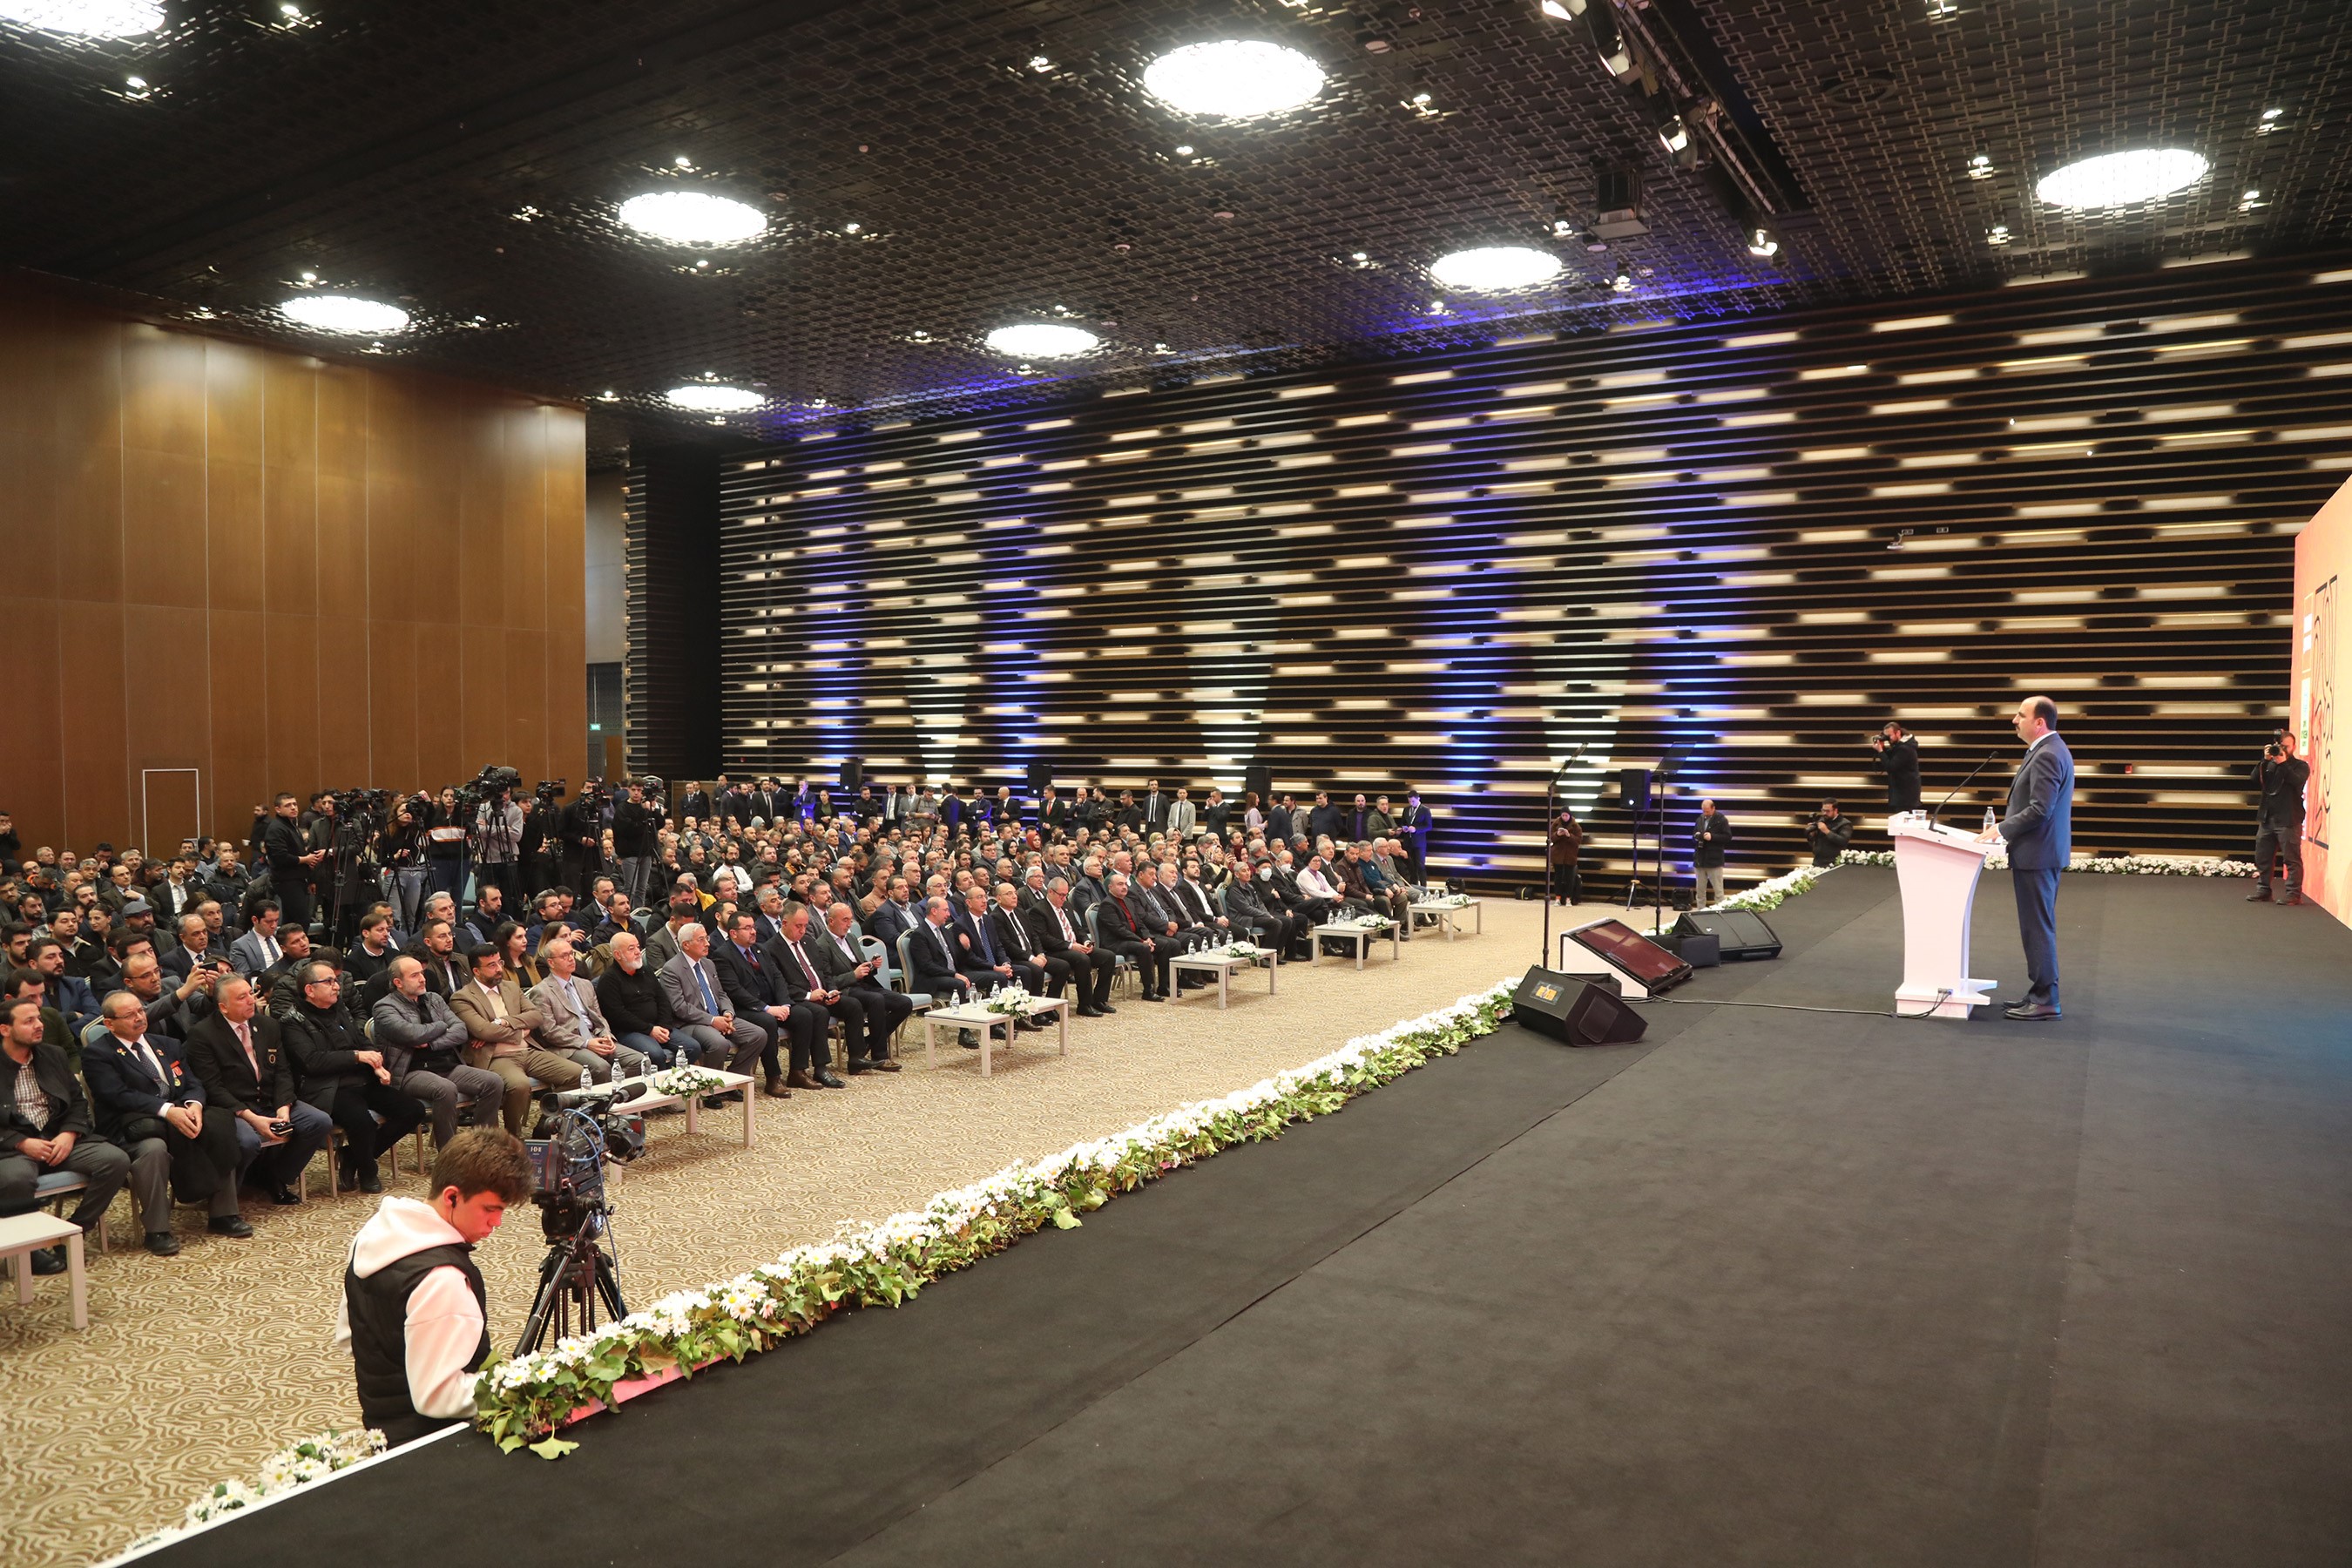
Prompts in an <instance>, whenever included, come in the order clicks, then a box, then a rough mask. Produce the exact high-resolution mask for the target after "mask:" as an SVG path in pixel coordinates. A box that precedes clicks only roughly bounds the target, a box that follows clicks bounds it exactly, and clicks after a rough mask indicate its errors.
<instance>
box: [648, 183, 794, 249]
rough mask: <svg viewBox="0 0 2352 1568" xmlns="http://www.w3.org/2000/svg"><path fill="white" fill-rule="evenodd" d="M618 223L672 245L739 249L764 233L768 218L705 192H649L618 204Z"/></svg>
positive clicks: (744, 204)
mask: <svg viewBox="0 0 2352 1568" xmlns="http://www.w3.org/2000/svg"><path fill="white" fill-rule="evenodd" d="M621 221H622V222H623V223H625V224H627V225H628V226H630V227H631V228H633V229H635V230H636V231H637V232H638V233H639V234H644V235H650V236H652V237H654V238H656V239H662V240H667V241H668V242H669V243H670V244H672V245H740V244H741V243H742V242H743V241H744V240H747V239H756V238H758V237H760V236H761V235H762V234H764V233H766V232H767V228H768V215H767V214H765V213H763V212H761V210H760V209H759V208H758V207H755V206H753V205H751V203H749V202H739V201H735V200H733V199H731V198H730V197H727V196H714V195H710V194H709V192H707V191H649V192H647V193H646V195H642V196H631V197H630V198H629V199H628V200H627V201H625V202H623V203H622V204H621Z"/></svg>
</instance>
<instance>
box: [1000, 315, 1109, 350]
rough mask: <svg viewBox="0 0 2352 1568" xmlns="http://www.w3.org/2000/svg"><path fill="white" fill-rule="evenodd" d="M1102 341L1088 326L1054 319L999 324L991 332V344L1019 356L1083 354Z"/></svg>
mask: <svg viewBox="0 0 2352 1568" xmlns="http://www.w3.org/2000/svg"><path fill="white" fill-rule="evenodd" d="M1099 342H1102V340H1101V339H1100V338H1098V337H1097V336H1095V335H1094V333H1092V332H1090V331H1087V330H1086V329H1085V328H1084V327H1066V326H1062V325H1060V324H1058V323H1056V322H1053V321H1024V322H1022V323H1021V324H1020V325H1018V326H1013V327H999V328H997V329H996V331H992V332H991V333H989V334H988V346H989V347H990V348H992V349H994V350H995V351H996V352H997V353H1001V354H1010V355H1012V356H1013V358H1015V359H1068V358H1070V357H1071V356H1072V355H1073V354H1082V353H1086V352H1087V350H1089V349H1091V348H1093V347H1094V346H1095V345H1096V344H1097V343H1099Z"/></svg>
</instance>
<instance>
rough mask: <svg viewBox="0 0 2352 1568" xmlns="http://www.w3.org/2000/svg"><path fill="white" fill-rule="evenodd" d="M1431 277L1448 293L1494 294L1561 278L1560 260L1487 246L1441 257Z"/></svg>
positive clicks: (1523, 248) (1530, 250) (1524, 249)
mask: <svg viewBox="0 0 2352 1568" xmlns="http://www.w3.org/2000/svg"><path fill="white" fill-rule="evenodd" d="M1429 275H1430V276H1431V277H1432V278H1434V279H1437V280H1438V281H1439V282H1440V283H1443V284H1444V285H1445V286H1446V287H1447V288H1448V289H1471V290H1474V291H1475V292H1479V293H1491V292H1494V291H1496V290H1499V289H1529V288H1533V287H1534V286H1535V285H1536V284H1538V283H1549V282H1550V281H1551V280H1552V279H1555V278H1557V277H1559V258H1558V257H1557V256H1554V255H1553V254H1552V253H1551V252H1550V251H1549V250H1538V249H1536V248H1535V247H1533V246H1528V245H1487V246H1481V247H1478V248H1477V249H1475V250H1457V251H1454V253H1453V254H1452V255H1450V256H1441V257H1439V258H1437V261H1436V263H1435V264H1434V265H1433V266H1432V267H1431V268H1430V269H1429Z"/></svg>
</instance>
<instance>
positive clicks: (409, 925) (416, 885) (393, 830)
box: [375, 795, 433, 931]
mask: <svg viewBox="0 0 2352 1568" xmlns="http://www.w3.org/2000/svg"><path fill="white" fill-rule="evenodd" d="M432 815H433V803H432V802H431V801H428V800H426V799H425V797H424V796H423V795H402V796H401V797H399V798H398V799H396V800H394V802H393V803H392V816H391V818H390V820H388V821H386V822H385V823H384V825H383V832H382V833H381V834H379V835H377V836H376V841H375V858H376V861H377V863H378V864H380V865H381V866H383V868H384V869H385V870H386V871H388V872H390V873H391V876H392V895H393V908H394V909H395V910H398V911H399V922H400V929H401V930H403V931H415V929H416V921H417V918H418V915H419V914H420V912H421V911H422V910H424V908H425V879H426V878H427V876H428V875H429V872H428V869H427V868H426V866H425V850H426V847H428V845H429V844H430V843H431V839H430V838H429V837H427V835H428V834H429V833H430V831H431V829H430V828H429V827H428V826H427V824H428V823H429V822H430V821H431V820H432Z"/></svg>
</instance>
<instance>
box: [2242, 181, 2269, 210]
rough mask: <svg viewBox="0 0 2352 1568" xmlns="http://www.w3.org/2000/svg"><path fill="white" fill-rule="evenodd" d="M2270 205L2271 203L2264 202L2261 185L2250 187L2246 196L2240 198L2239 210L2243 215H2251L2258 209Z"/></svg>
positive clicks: (2246, 190) (2246, 191) (2247, 188)
mask: <svg viewBox="0 0 2352 1568" xmlns="http://www.w3.org/2000/svg"><path fill="white" fill-rule="evenodd" d="M2268 205H2270V203H2268V202H2266V201H2264V200H2263V190H2262V187H2261V186H2260V185H2248V186H2247V187H2246V189H2245V193H2244V195H2241V196H2240V197H2239V198H2238V210H2239V211H2240V212H2242V213H2250V212H2252V211H2253V210H2254V209H2255V208H2256V207H2266V206H2268Z"/></svg>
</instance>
